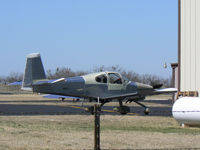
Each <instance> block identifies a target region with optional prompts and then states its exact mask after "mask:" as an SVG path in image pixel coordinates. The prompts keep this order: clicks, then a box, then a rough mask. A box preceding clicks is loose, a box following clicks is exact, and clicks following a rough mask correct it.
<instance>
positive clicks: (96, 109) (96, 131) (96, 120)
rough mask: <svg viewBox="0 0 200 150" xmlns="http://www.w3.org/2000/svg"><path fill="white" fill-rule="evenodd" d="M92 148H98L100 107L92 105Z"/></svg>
mask: <svg viewBox="0 0 200 150" xmlns="http://www.w3.org/2000/svg"><path fill="white" fill-rule="evenodd" d="M94 149H95V150H100V107H99V105H97V104H95V105H94Z"/></svg>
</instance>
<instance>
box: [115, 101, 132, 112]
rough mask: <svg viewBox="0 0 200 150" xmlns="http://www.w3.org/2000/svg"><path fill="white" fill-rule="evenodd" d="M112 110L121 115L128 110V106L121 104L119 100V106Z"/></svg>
mask: <svg viewBox="0 0 200 150" xmlns="http://www.w3.org/2000/svg"><path fill="white" fill-rule="evenodd" d="M113 110H114V111H117V112H119V113H120V114H122V115H126V114H127V113H129V112H130V108H129V107H127V106H123V103H122V100H119V107H116V108H114V109H113Z"/></svg>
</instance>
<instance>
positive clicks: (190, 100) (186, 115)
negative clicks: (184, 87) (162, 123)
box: [172, 97, 200, 126]
mask: <svg viewBox="0 0 200 150" xmlns="http://www.w3.org/2000/svg"><path fill="white" fill-rule="evenodd" d="M172 114H173V117H174V118H175V119H176V120H177V121H178V122H179V123H180V124H183V125H184V124H185V125H195V126H196V125H197V126H200V98H199V97H182V98H180V99H178V100H177V101H176V102H175V103H174V105H173V107H172Z"/></svg>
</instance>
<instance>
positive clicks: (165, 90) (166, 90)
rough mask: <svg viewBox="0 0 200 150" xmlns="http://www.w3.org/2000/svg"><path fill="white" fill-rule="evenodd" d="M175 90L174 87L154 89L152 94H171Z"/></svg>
mask: <svg viewBox="0 0 200 150" xmlns="http://www.w3.org/2000/svg"><path fill="white" fill-rule="evenodd" d="M177 91H178V90H177V89H176V88H165V89H155V90H154V94H173V93H176V92H177Z"/></svg>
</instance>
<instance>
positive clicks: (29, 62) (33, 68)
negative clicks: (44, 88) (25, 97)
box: [22, 53, 46, 90]
mask: <svg viewBox="0 0 200 150" xmlns="http://www.w3.org/2000/svg"><path fill="white" fill-rule="evenodd" d="M42 79H46V75H45V71H44V67H43V64H42V60H41V57H40V54H39V53H32V54H29V55H27V59H26V67H25V72H24V77H23V82H22V89H23V90H32V84H33V81H34V80H42Z"/></svg>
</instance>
